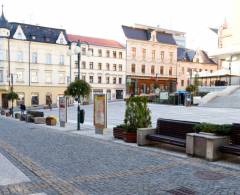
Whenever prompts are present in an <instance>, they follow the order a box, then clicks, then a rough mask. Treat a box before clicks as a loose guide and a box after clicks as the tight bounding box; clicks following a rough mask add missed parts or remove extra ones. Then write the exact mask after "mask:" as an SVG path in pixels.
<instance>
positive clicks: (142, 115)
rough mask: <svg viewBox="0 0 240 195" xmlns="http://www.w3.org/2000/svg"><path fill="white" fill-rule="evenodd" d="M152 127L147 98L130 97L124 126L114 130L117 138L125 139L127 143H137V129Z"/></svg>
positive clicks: (127, 101)
mask: <svg viewBox="0 0 240 195" xmlns="http://www.w3.org/2000/svg"><path fill="white" fill-rule="evenodd" d="M150 126H151V116H150V110H149V108H148V107H147V98H146V97H143V96H142V97H140V96H138V97H130V98H129V99H127V100H126V110H125V118H124V124H123V125H119V126H117V127H115V128H114V129H113V135H114V137H116V138H120V139H121V138H123V139H124V141H126V142H133V143H136V140H137V129H138V128H146V127H150Z"/></svg>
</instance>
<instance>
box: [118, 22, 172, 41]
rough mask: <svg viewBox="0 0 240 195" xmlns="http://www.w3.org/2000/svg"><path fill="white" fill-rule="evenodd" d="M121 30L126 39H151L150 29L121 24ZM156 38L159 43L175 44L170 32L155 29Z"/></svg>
mask: <svg viewBox="0 0 240 195" xmlns="http://www.w3.org/2000/svg"><path fill="white" fill-rule="evenodd" d="M122 29H123V32H124V34H125V36H126V37H127V38H128V39H136V40H142V41H149V40H150V39H151V32H152V31H153V30H152V29H149V30H147V29H141V28H135V27H130V26H124V25H122ZM156 38H157V41H158V42H159V43H164V44H170V45H176V41H175V39H174V38H173V35H172V34H168V33H164V32H158V31H156Z"/></svg>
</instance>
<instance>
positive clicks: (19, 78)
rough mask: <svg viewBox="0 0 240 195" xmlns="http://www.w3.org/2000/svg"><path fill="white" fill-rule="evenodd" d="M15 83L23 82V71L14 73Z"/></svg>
mask: <svg viewBox="0 0 240 195" xmlns="http://www.w3.org/2000/svg"><path fill="white" fill-rule="evenodd" d="M16 81H17V82H23V70H17V71H16Z"/></svg>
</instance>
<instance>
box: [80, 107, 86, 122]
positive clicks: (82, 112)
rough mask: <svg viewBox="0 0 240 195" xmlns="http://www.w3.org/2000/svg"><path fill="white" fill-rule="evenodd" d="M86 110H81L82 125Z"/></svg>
mask: <svg viewBox="0 0 240 195" xmlns="http://www.w3.org/2000/svg"><path fill="white" fill-rule="evenodd" d="M84 119H85V110H80V123H84Z"/></svg>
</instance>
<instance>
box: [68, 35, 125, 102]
mask: <svg viewBox="0 0 240 195" xmlns="http://www.w3.org/2000/svg"><path fill="white" fill-rule="evenodd" d="M68 39H69V41H70V42H71V51H72V56H71V81H74V80H75V78H77V76H78V59H77V55H76V54H74V50H75V48H76V45H77V43H78V41H79V42H80V47H81V49H80V52H81V61H80V79H83V80H85V81H87V82H88V83H89V84H90V85H91V88H92V89H91V90H92V92H91V95H90V101H92V100H93V96H94V94H101V93H104V94H107V98H108V100H117V99H123V98H124V97H125V93H126V52H125V47H124V46H123V45H122V44H120V43H119V42H117V41H114V40H107V39H101V38H93V37H85V36H79V35H70V34H69V35H68Z"/></svg>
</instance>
